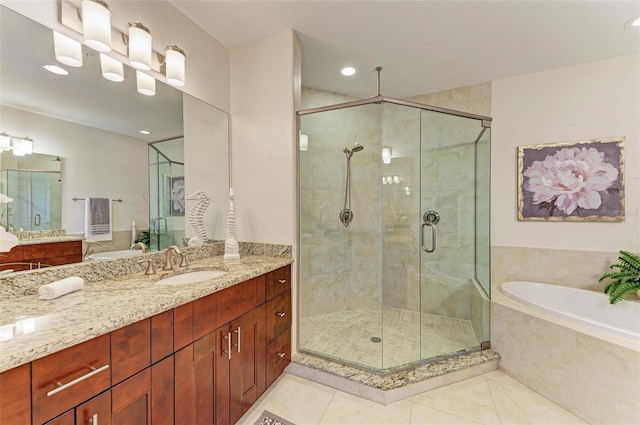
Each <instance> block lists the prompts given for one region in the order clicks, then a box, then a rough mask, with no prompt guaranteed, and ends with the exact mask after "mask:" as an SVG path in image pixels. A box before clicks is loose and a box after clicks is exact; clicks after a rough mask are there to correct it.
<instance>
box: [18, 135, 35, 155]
mask: <svg viewBox="0 0 640 425" xmlns="http://www.w3.org/2000/svg"><path fill="white" fill-rule="evenodd" d="M20 147H21V149H22V152H24V153H25V154H27V155H31V154H32V153H33V140H31V139H30V138H28V137H25V138H24V139H22V140H20Z"/></svg>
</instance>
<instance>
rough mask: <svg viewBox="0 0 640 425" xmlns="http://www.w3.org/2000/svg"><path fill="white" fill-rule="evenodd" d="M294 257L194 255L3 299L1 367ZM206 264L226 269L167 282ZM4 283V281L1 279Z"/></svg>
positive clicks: (116, 326) (92, 335)
mask: <svg viewBox="0 0 640 425" xmlns="http://www.w3.org/2000/svg"><path fill="white" fill-rule="evenodd" d="M292 262H293V260H292V259H291V258H290V257H269V256H261V255H244V256H242V258H241V259H240V260H231V261H225V260H223V258H222V256H213V257H208V258H201V259H198V260H193V261H191V262H190V263H191V264H190V265H189V266H188V267H186V268H178V267H176V268H175V270H174V271H173V272H163V271H160V270H158V271H157V272H156V274H155V275H149V276H145V275H144V274H143V273H141V272H138V273H134V274H129V275H125V276H121V277H118V278H112V279H105V280H100V281H94V282H87V281H86V279H85V286H84V288H83V289H82V290H80V291H77V292H73V293H71V294H67V295H64V296H62V297H60V298H56V299H54V300H50V301H45V300H39V299H38V294H37V292H36V291H33V290H31V291H25V292H24V293H23V294H13V295H11V294H10V295H9V296H3V297H2V299H0V372H3V371H5V370H8V369H11V368H13V367H16V366H19V365H21V364H24V363H28V362H30V361H33V360H35V359H38V358H41V357H44V356H46V355H48V354H51V353H54V352H56V351H60V350H62V349H64V348H68V347H70V346H73V345H76V344H78V343H81V342H83V341H87V340H89V339H92V338H95V337H97V336H100V335H103V334H106V333H109V332H111V331H113V330H115V329H119V328H121V327H124V326H127V325H129V324H131V323H135V322H137V321H139V320H142V319H146V318H147V317H151V316H153V315H155V314H158V313H161V312H163V311H167V310H170V309H172V308H174V307H177V306H179V305H182V304H185V303H188V302H190V301H193V300H195V299H198V298H201V297H204V296H206V295H209V294H211V293H214V292H217V291H219V290H222V289H224V288H227V287H230V286H233V285H235V284H237V283H240V282H244V281H246V280H248V279H251V278H253V277H256V276H260V275H262V274H265V273H267V272H269V271H272V270H275V269H277V268H280V267H283V266H285V265H287V264H291V263H292ZM206 269H219V270H225V271H227V273H226V274H225V275H223V276H221V277H218V278H215V279H211V280H208V281H203V282H199V283H195V284H187V285H174V286H163V285H156V284H155V282H156V281H158V280H159V279H161V278H162V277H164V276H166V275H171V274H177V273H184V272H185V271H196V270H206ZM0 285H1V284H0Z"/></svg>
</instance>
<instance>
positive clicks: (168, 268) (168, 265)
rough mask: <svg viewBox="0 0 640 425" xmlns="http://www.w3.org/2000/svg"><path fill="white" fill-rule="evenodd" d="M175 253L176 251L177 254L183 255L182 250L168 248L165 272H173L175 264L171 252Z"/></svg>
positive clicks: (164, 266)
mask: <svg viewBox="0 0 640 425" xmlns="http://www.w3.org/2000/svg"><path fill="white" fill-rule="evenodd" d="M173 251H175V252H176V253H177V254H181V252H180V248H178V247H177V246H175V245H171V246H170V247H169V248H167V250H166V251H165V257H164V265H163V266H162V270H163V271H165V272H166V271H171V270H173V262H172V261H171V252H173Z"/></svg>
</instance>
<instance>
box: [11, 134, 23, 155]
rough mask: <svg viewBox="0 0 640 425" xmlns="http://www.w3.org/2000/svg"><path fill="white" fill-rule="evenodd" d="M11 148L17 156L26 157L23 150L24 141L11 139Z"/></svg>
mask: <svg viewBox="0 0 640 425" xmlns="http://www.w3.org/2000/svg"><path fill="white" fill-rule="evenodd" d="M11 148H12V149H13V154H14V155H15V156H24V154H25V152H24V150H23V149H22V139H15V138H12V139H11Z"/></svg>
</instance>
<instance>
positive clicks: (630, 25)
mask: <svg viewBox="0 0 640 425" xmlns="http://www.w3.org/2000/svg"><path fill="white" fill-rule="evenodd" d="M624 27H625V28H627V29H636V28H640V16H636V17H635V18H631V19H629V20H628V21H627V23H626V24H624Z"/></svg>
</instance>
